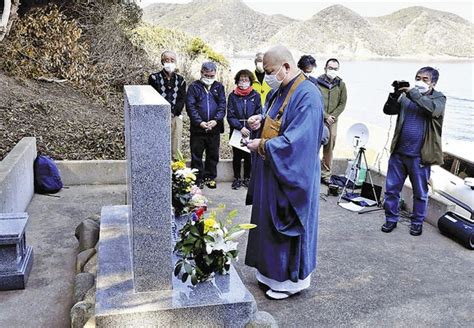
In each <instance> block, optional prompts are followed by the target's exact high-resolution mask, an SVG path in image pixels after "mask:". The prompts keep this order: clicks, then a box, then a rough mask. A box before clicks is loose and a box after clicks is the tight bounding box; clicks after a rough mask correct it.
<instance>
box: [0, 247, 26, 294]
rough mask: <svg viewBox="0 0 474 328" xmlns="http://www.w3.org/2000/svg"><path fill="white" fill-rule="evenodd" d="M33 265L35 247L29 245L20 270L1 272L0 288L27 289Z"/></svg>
mask: <svg viewBox="0 0 474 328" xmlns="http://www.w3.org/2000/svg"><path fill="white" fill-rule="evenodd" d="M32 266H33V249H32V248H31V247H29V246H28V247H26V252H25V256H24V257H23V259H22V261H21V263H20V265H19V269H18V271H13V272H1V273H0V290H14V289H25V288H26V281H27V280H28V277H29V275H30V272H31V267H32Z"/></svg>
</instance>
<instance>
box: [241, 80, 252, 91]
mask: <svg viewBox="0 0 474 328" xmlns="http://www.w3.org/2000/svg"><path fill="white" fill-rule="evenodd" d="M249 87H250V82H243V83H239V89H242V90H245V89H247V88H249Z"/></svg>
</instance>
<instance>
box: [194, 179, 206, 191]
mask: <svg viewBox="0 0 474 328" xmlns="http://www.w3.org/2000/svg"><path fill="white" fill-rule="evenodd" d="M196 186H198V187H199V188H201V189H203V188H204V181H202V180H199V179H198V180H196Z"/></svg>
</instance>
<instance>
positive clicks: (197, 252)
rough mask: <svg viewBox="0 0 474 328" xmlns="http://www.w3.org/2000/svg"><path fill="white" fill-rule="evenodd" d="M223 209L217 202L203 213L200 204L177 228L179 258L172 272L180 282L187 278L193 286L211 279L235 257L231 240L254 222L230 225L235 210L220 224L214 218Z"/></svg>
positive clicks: (235, 247)
mask: <svg viewBox="0 0 474 328" xmlns="http://www.w3.org/2000/svg"><path fill="white" fill-rule="evenodd" d="M224 210H225V206H224V205H220V206H219V208H218V209H217V210H213V211H211V212H210V214H209V215H207V216H206V215H204V212H205V209H204V207H200V208H198V209H197V210H196V211H194V212H193V213H192V214H191V218H190V219H189V220H188V222H187V223H186V224H185V225H184V227H183V228H182V229H181V230H180V232H179V233H180V235H179V239H178V242H177V243H176V246H175V252H176V253H177V254H178V256H179V257H181V258H180V259H179V260H178V261H177V262H176V264H175V270H174V275H175V276H177V277H178V276H180V278H181V281H182V282H185V281H186V280H188V278H191V283H192V284H193V285H196V284H197V283H198V282H203V281H206V280H208V279H210V278H212V277H213V276H214V274H215V273H216V272H217V273H220V274H226V273H227V272H228V271H229V269H230V263H231V261H232V259H235V260H237V258H238V257H237V255H238V250H237V245H238V243H237V242H236V241H235V239H236V238H238V237H240V236H241V235H243V234H244V233H245V231H246V230H249V229H252V228H255V227H256V225H254V224H235V225H232V219H233V218H234V217H235V216H236V215H237V211H236V210H234V211H231V212H229V214H228V215H227V216H226V217H225V224H224V223H223V222H222V221H220V220H218V219H217V215H218V213H222V212H223V211H224ZM226 224H227V225H229V226H230V227H229V228H228V227H227V226H226Z"/></svg>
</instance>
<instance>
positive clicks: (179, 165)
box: [171, 161, 186, 171]
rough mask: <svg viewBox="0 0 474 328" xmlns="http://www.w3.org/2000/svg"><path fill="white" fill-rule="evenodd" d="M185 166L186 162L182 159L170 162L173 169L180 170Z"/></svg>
mask: <svg viewBox="0 0 474 328" xmlns="http://www.w3.org/2000/svg"><path fill="white" fill-rule="evenodd" d="M185 167H186V163H184V162H183V161H176V162H173V163H172V164H171V169H172V170H173V171H177V170H182V169H184V168H185Z"/></svg>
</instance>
